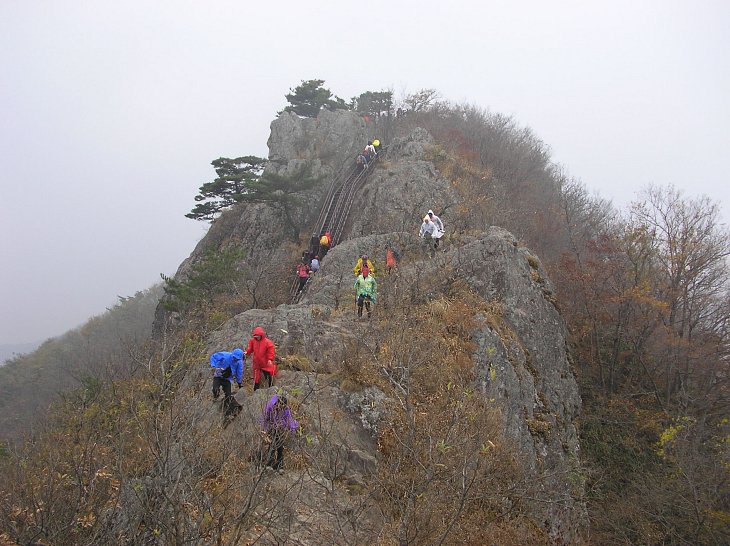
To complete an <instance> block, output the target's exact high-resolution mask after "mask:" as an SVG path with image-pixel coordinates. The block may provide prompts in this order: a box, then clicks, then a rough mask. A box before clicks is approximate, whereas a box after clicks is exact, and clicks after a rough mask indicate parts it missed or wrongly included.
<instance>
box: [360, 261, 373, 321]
mask: <svg viewBox="0 0 730 546" xmlns="http://www.w3.org/2000/svg"><path fill="white" fill-rule="evenodd" d="M377 290H378V283H377V282H376V281H375V277H373V276H372V275H370V271H369V269H368V267H367V266H364V267H363V268H362V270H361V272H360V275H359V276H358V277H357V280H356V281H355V294H356V295H357V316H358V317H362V308H363V306H365V309H367V312H368V318H370V313H371V311H370V304H371V303H372V304H375V298H376V293H377Z"/></svg>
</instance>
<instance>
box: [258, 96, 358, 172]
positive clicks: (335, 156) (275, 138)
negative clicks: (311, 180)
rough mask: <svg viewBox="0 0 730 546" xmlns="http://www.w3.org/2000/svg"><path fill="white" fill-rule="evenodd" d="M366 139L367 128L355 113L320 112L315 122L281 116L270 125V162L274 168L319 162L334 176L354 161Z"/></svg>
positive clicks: (282, 114) (343, 111) (307, 119)
mask: <svg viewBox="0 0 730 546" xmlns="http://www.w3.org/2000/svg"><path fill="white" fill-rule="evenodd" d="M367 138H368V134H367V124H366V123H365V120H363V118H362V117H360V116H358V115H357V114H356V113H354V112H350V111H347V110H331V111H330V110H323V111H322V112H320V114H319V115H318V116H317V117H316V118H301V117H299V116H297V115H296V114H295V113H293V112H282V113H281V114H280V115H279V117H278V118H276V120H274V121H273V122H272V123H271V136H270V137H269V141H268V146H269V160H270V161H272V162H274V163H276V164H286V163H288V162H289V161H291V160H293V159H304V160H307V159H308V160H319V161H321V162H322V163H323V164H324V165H325V166H327V167H328V168H329V169H330V170H331V171H332V172H334V171H337V170H339V168H340V167H341V166H342V164H343V163H345V162H349V163H351V162H352V161H353V159H354V157H355V154H356V153H357V152H358V151H359V150H361V149H362V148H363V146H364V144H365V142H367Z"/></svg>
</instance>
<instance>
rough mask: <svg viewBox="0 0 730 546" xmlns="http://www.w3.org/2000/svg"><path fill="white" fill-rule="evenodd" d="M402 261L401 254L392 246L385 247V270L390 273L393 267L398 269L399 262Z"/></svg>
mask: <svg viewBox="0 0 730 546" xmlns="http://www.w3.org/2000/svg"><path fill="white" fill-rule="evenodd" d="M399 261H400V254H399V253H398V251H397V250H395V249H394V248H393V247H392V246H390V245H387V246H386V247H385V270H386V271H387V272H388V275H390V272H391V271H392V270H393V269H398V262H399Z"/></svg>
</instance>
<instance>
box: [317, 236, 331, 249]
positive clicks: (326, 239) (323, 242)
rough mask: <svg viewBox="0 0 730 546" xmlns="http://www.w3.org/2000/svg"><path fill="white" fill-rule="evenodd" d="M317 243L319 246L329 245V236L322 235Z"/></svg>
mask: <svg viewBox="0 0 730 546" xmlns="http://www.w3.org/2000/svg"><path fill="white" fill-rule="evenodd" d="M319 244H320V245H321V246H330V240H329V237H327V236H326V235H322V237H321V238H320V239H319Z"/></svg>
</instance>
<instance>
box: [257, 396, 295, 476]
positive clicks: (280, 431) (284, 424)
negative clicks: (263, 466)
mask: <svg viewBox="0 0 730 546" xmlns="http://www.w3.org/2000/svg"><path fill="white" fill-rule="evenodd" d="M298 428H299V423H298V422H297V421H296V419H294V416H293V415H292V412H291V409H289V405H288V403H287V399H286V396H282V395H278V394H275V395H274V396H272V397H271V400H269V401H268V402H267V404H266V407H265V408H264V413H263V415H262V416H261V429H262V430H261V436H262V437H263V439H264V442H265V443H266V444H267V445H268V455H269V457H268V463H267V469H268V468H270V469H272V470H276V471H277V472H279V474H283V473H284V442H285V441H286V438H287V436H288V435H289V434H290V433H292V432H294V431H295V430H297V429H298Z"/></svg>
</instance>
